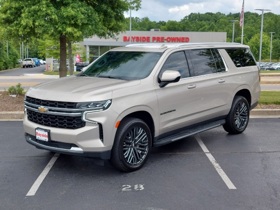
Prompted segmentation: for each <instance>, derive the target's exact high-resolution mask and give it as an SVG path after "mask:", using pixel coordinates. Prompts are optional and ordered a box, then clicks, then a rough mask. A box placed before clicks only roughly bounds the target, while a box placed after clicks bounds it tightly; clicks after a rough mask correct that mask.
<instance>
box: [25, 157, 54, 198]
mask: <svg viewBox="0 0 280 210" xmlns="http://www.w3.org/2000/svg"><path fill="white" fill-rule="evenodd" d="M58 157H59V154H58V153H55V154H54V156H53V157H52V159H51V160H50V161H49V163H48V164H47V165H46V167H45V168H44V170H43V171H42V173H41V174H40V175H39V176H38V178H37V179H36V181H35V182H34V184H33V185H32V187H31V188H30V190H29V191H28V193H27V194H26V196H34V195H35V194H36V192H37V190H38V189H39V187H40V185H41V184H42V182H43V181H44V179H45V178H46V176H47V175H48V173H49V171H50V170H51V168H52V167H53V165H54V163H55V161H56V160H57V158H58Z"/></svg>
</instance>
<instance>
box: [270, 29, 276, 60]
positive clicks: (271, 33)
mask: <svg viewBox="0 0 280 210" xmlns="http://www.w3.org/2000/svg"><path fill="white" fill-rule="evenodd" d="M269 33H270V56H269V61H270V62H271V57H272V35H273V34H274V33H275V32H269Z"/></svg>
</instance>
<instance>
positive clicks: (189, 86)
mask: <svg viewBox="0 0 280 210" xmlns="http://www.w3.org/2000/svg"><path fill="white" fill-rule="evenodd" d="M194 88H196V85H188V89H194Z"/></svg>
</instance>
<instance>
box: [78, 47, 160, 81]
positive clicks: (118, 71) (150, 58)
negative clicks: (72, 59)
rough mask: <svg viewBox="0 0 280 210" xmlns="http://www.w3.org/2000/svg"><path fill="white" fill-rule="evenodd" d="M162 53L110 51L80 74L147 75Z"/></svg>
mask: <svg viewBox="0 0 280 210" xmlns="http://www.w3.org/2000/svg"><path fill="white" fill-rule="evenodd" d="M161 55H162V53H157V52H121V51H111V52H108V53H106V54H104V55H103V56H102V57H100V58H99V59H98V60H96V61H95V62H94V63H92V65H90V66H89V67H88V68H87V70H86V71H85V72H83V73H81V74H80V76H95V77H104V78H112V79H123V80H136V79H143V78H145V77H147V76H148V75H149V74H150V73H151V71H152V70H153V68H154V66H155V65H156V63H157V62H158V60H159V58H160V57H161Z"/></svg>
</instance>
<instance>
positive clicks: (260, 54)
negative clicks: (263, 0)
mask: <svg viewBox="0 0 280 210" xmlns="http://www.w3.org/2000/svg"><path fill="white" fill-rule="evenodd" d="M255 10H258V11H261V12H262V21H261V32H260V33H261V35H260V52H259V65H260V63H261V59H262V34H263V14H264V12H265V11H270V10H269V9H255Z"/></svg>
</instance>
